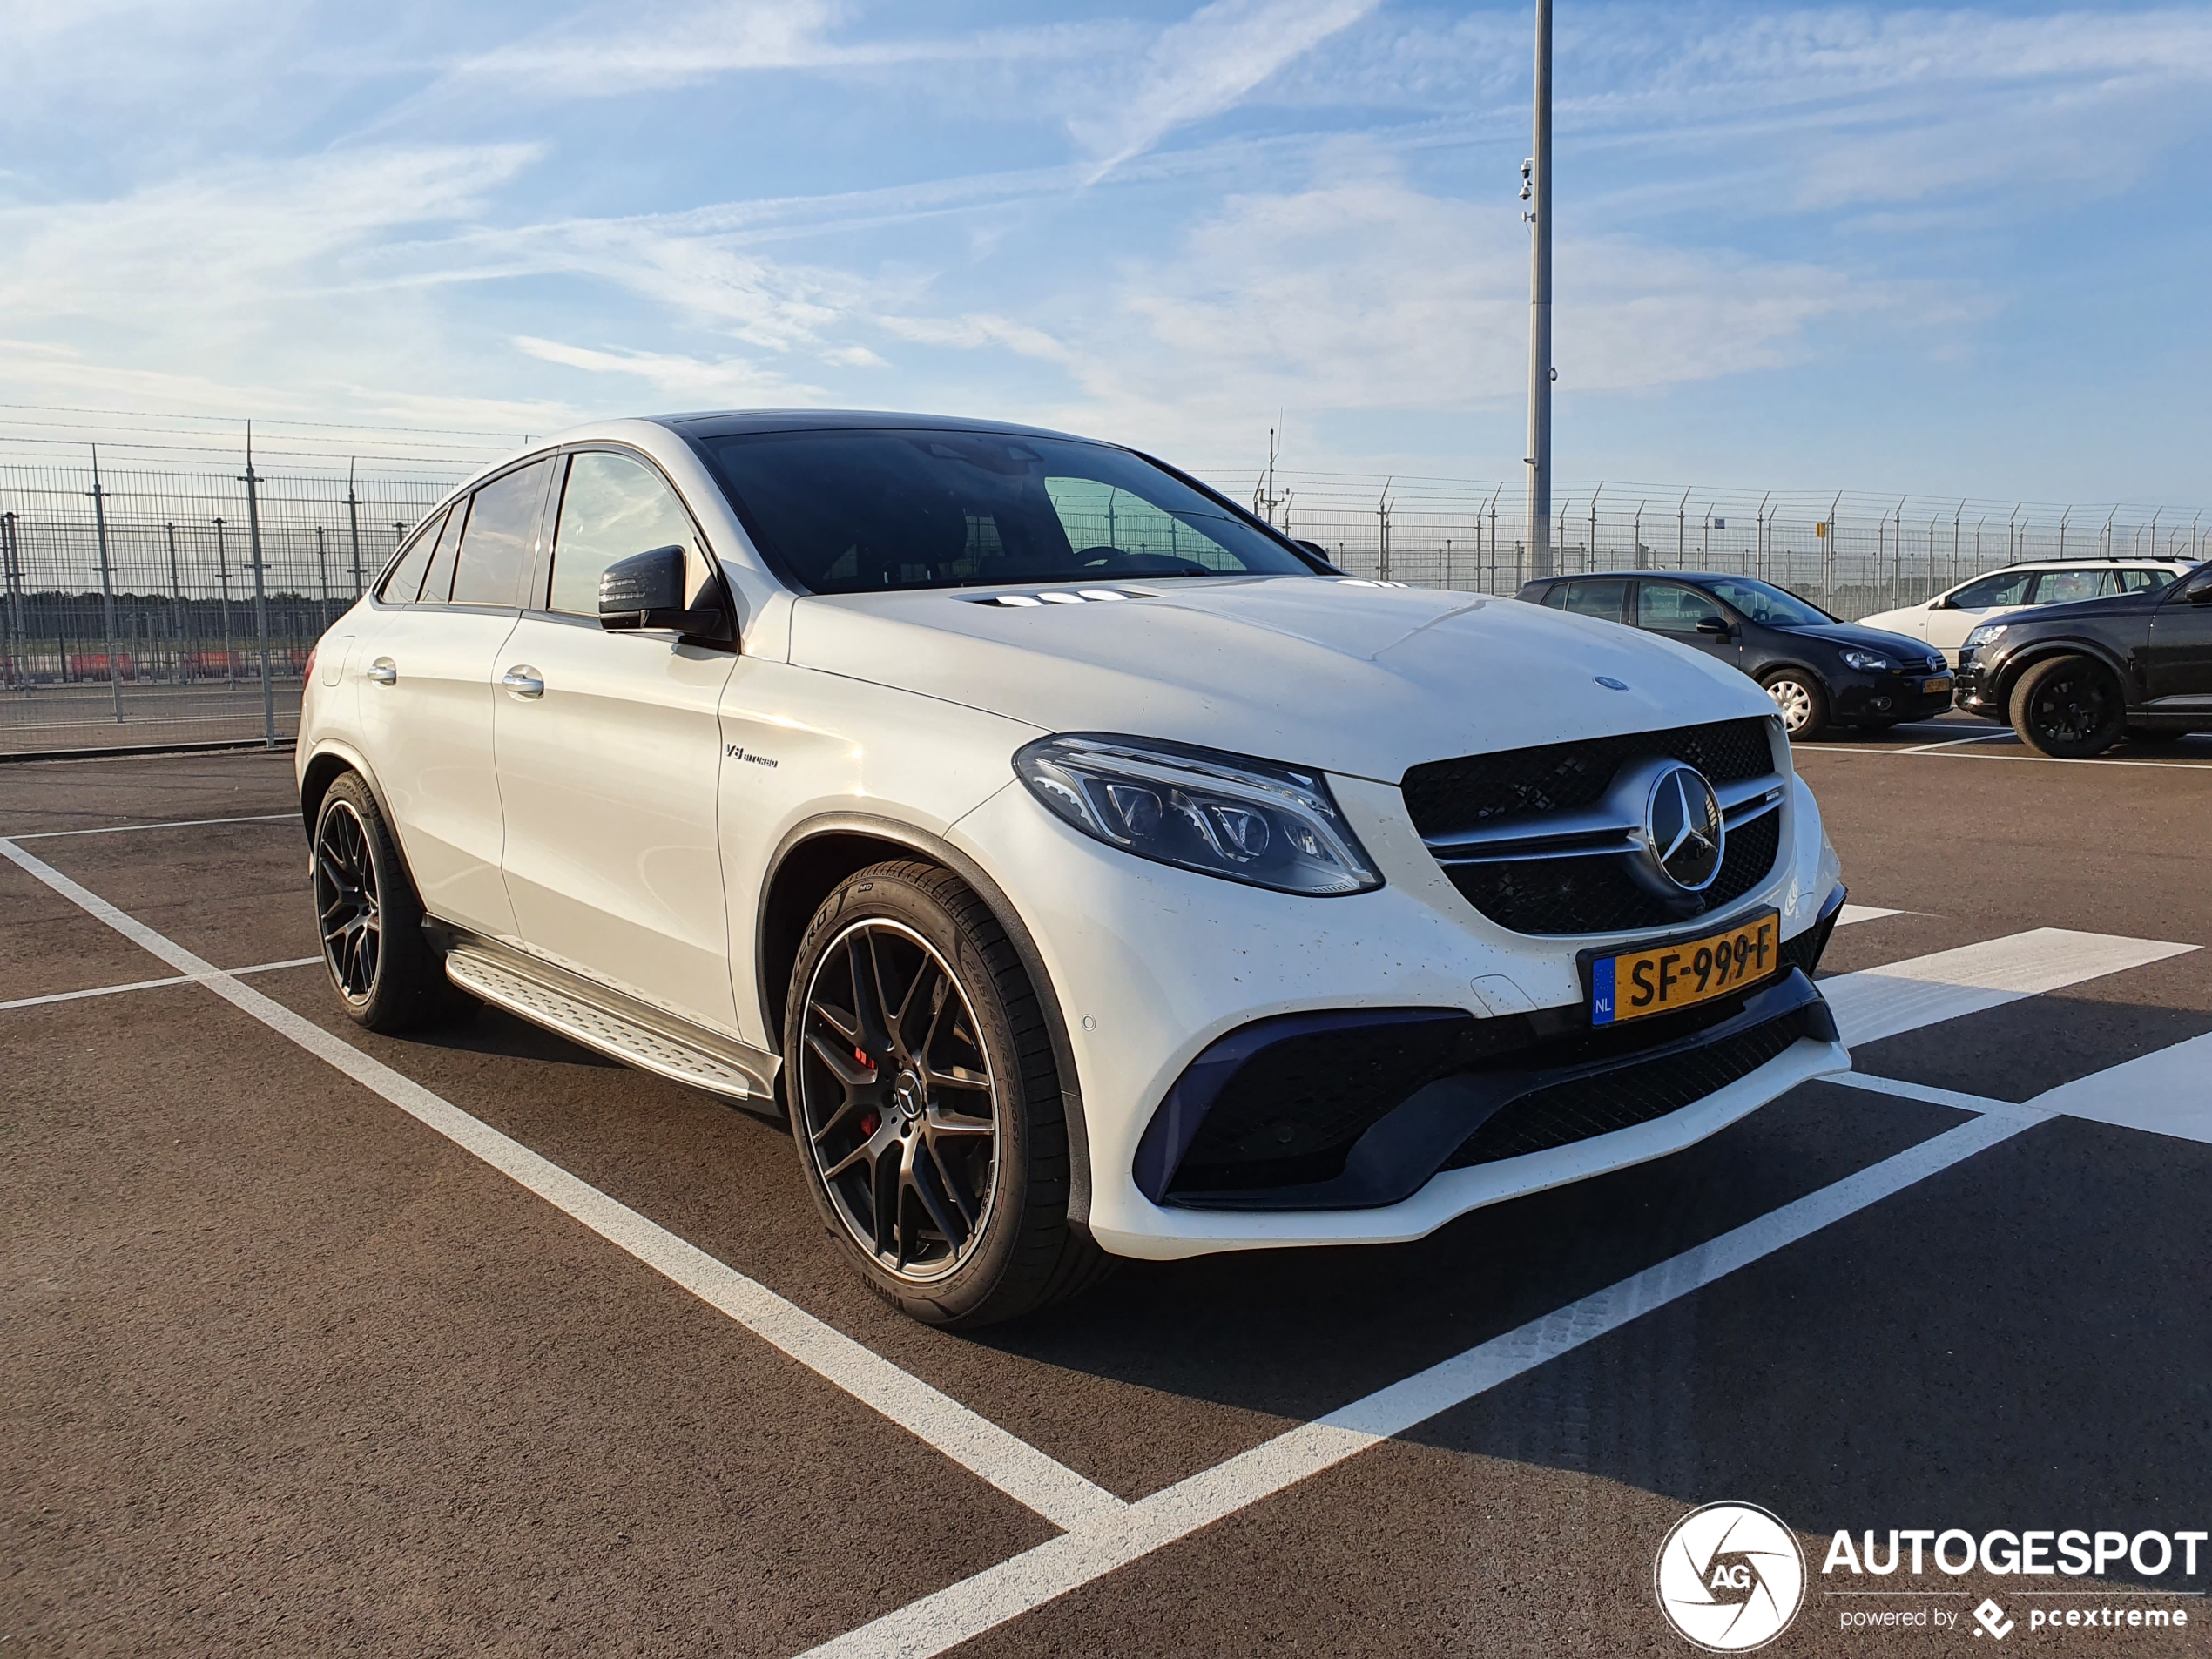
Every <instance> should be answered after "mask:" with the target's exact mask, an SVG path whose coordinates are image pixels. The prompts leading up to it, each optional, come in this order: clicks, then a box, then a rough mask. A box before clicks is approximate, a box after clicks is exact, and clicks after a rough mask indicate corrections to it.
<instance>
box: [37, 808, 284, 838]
mask: <svg viewBox="0 0 2212 1659" xmlns="http://www.w3.org/2000/svg"><path fill="white" fill-rule="evenodd" d="M287 819H289V820H290V821H291V822H293V823H294V824H296V823H298V822H299V821H300V814H299V813H254V814H253V815H252V816H251V817H247V818H179V819H175V820H173V821H172V822H170V823H166V824H104V825H102V826H100V827H99V828H98V829H76V830H32V831H29V832H27V833H24V834H22V835H10V837H8V839H9V840H11V841H57V840H61V838H62V837H63V836H64V835H125V834H128V833H131V832H132V831H133V830H158V829H199V828H201V827H203V826H206V825H209V824H280V823H283V822H285V821H286V820H287Z"/></svg>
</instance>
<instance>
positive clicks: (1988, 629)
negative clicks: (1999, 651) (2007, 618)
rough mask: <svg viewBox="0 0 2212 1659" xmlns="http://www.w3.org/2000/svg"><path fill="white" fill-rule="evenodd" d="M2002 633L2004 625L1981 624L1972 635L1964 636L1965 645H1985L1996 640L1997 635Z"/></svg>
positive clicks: (1995, 623)
mask: <svg viewBox="0 0 2212 1659" xmlns="http://www.w3.org/2000/svg"><path fill="white" fill-rule="evenodd" d="M2004 631H2005V624H2003V623H2001V622H1986V623H1984V624H1982V625H1981V626H1980V627H1979V628H1977V629H1975V630H1974V631H1973V632H1972V633H1970V634H1968V635H1967V636H1966V644H1968V645H1970V646H1972V645H1986V644H1989V642H1990V641H1992V640H1993V639H1994V638H1996V637H1997V636H1998V635H2000V634H2001V633H2003V632H2004Z"/></svg>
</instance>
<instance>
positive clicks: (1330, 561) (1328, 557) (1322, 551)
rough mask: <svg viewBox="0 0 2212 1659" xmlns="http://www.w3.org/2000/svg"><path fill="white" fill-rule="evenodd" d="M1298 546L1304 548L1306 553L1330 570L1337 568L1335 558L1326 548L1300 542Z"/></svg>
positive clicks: (1314, 543) (1319, 544)
mask: <svg viewBox="0 0 2212 1659" xmlns="http://www.w3.org/2000/svg"><path fill="white" fill-rule="evenodd" d="M1298 545H1299V546H1300V547H1302V548H1304V549H1305V550H1306V551H1307V552H1309V553H1311V554H1312V555H1313V556H1314V557H1315V558H1317V559H1318V560H1320V561H1321V563H1324V564H1325V565H1327V566H1328V567H1329V568H1330V569H1331V570H1336V569H1337V568H1338V565H1337V556H1336V555H1335V554H1333V553H1332V552H1330V551H1329V550H1328V549H1327V548H1325V547H1323V546H1322V545H1321V543H1318V542H1303V541H1302V542H1300V543H1298Z"/></svg>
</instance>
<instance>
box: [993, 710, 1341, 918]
mask: <svg viewBox="0 0 2212 1659" xmlns="http://www.w3.org/2000/svg"><path fill="white" fill-rule="evenodd" d="M1014 769H1015V772H1019V773H1020V774H1021V777H1022V782H1023V783H1025V784H1027V785H1028V786H1029V792H1030V793H1031V794H1033V795H1035V797H1036V798H1037V799H1039V800H1041V801H1042V802H1043V803H1044V804H1045V805H1046V806H1049V807H1050V808H1051V809H1052V810H1053V811H1054V812H1055V813H1058V814H1059V815H1060V816H1061V817H1062V818H1064V819H1067V820H1068V821H1069V823H1070V824H1073V825H1074V826H1076V828H1077V829H1079V830H1081V831H1082V833H1084V834H1086V835H1088V836H1090V837H1091V838H1093V839H1094V840H1101V841H1103V842H1105V843H1106V844H1107V845H1108V846H1118V847H1120V848H1121V849H1122V850H1123V852H1126V853H1136V855H1137V857H1139V858H1143V859H1152V860H1157V862H1159V863H1162V864H1172V865H1176V866H1178V867H1181V868H1183V869H1185V870H1198V871H1202V872H1204V873H1205V874H1207V875H1219V876H1226V877H1228V878H1229V880H1231V881H1248V882H1250V883H1251V884H1252V885H1253V886H1254V887H1272V888H1274V889H1275V890H1276V891H1277V892H1278V893H1304V894H1317V895H1318V894H1340V893H1366V892H1367V891H1368V890H1370V889H1371V888H1374V887H1380V886H1382V876H1381V874H1380V873H1379V872H1378V871H1377V870H1376V869H1375V867H1374V864H1373V863H1372V860H1369V858H1368V857H1367V853H1366V848H1364V847H1362V846H1360V845H1359V837H1358V836H1356V835H1354V834H1353V833H1352V826H1350V825H1348V824H1346V823H1345V821H1344V816H1343V814H1342V813H1339V812H1338V810H1337V804H1336V800H1335V798H1334V797H1333V796H1332V795H1331V794H1330V793H1329V786H1328V783H1327V781H1326V779H1324V778H1323V777H1322V776H1321V774H1320V773H1319V772H1301V771H1298V770H1295V769H1293V768H1291V767H1288V766H1278V765H1273V764H1271V763H1270V762H1268V761H1264V760H1251V759H1245V758H1244V756H1242V755H1232V754H1223V753H1220V752H1217V751H1216V750H1211V749H1197V748H1186V747H1184V745H1180V744H1173V743H1159V742H1154V741H1152V740H1150V739H1147V738H1117V737H1109V736H1103V735H1084V734H1072V735H1069V736H1063V737H1056V738H1040V739H1039V740H1038V741H1037V742H1035V743H1032V744H1028V745H1024V746H1023V747H1022V748H1021V749H1018V750H1016V751H1015V756H1014Z"/></svg>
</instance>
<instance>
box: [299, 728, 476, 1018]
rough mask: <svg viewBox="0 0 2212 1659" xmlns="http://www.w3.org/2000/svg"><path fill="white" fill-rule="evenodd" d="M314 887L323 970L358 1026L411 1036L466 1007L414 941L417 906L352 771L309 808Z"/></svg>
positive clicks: (440, 965) (432, 955) (375, 809)
mask: <svg viewBox="0 0 2212 1659" xmlns="http://www.w3.org/2000/svg"><path fill="white" fill-rule="evenodd" d="M314 891H315V919H316V925H317V928H318V930H319V931H320V934H321V935H322V961H323V966H324V967H325V968H328V969H329V970H330V982H331V985H332V986H333V988H335V989H336V991H337V993H338V1000H339V1001H341V1003H343V1004H344V1005H345V1009H346V1012H347V1015H349V1016H350V1017H351V1018H352V1019H353V1020H354V1022H356V1023H357V1024H360V1025H364V1026H367V1027H368V1028H369V1029H370V1030H372V1031H387V1032H390V1031H411V1030H414V1029H415V1028H418V1027H421V1026H426V1025H434V1024H437V1023H439V1022H442V1021H445V1020H449V1019H451V1018H453V1017H454V1016H455V1015H457V1014H460V1013H462V1012H463V1011H465V1010H467V1009H469V1008H473V1007H474V1006H475V1004H474V1003H473V1002H472V1001H469V999H468V998H467V997H466V996H464V995H462V993H461V992H460V991H458V990H456V989H455V988H454V986H453V983H452V981H449V980H448V979H447V978H446V973H445V963H444V961H443V960H442V958H441V957H440V955H439V954H438V953H437V952H436V951H435V950H434V949H433V948H431V945H430V941H428V939H426V938H425V937H424V936H423V933H422V900H421V899H420V898H418V897H417V896H416V895H415V883H414V881H413V880H411V879H410V878H409V877H408V873H407V866H406V865H405V864H404V863H402V862H401V859H400V853H399V847H398V846H397V844H396V843H395V841H394V840H393V839H392V833H391V828H390V826H388V825H387V824H386V822H385V821H384V813H383V812H382V809H381V808H380V807H379V806H377V804H376V797H375V796H374V794H372V793H371V792H370V791H369V787H368V784H367V783H366V782H364V781H363V780H362V779H361V774H360V773H359V772H343V773H341V774H340V775H339V777H338V778H337V779H335V780H334V781H333V782H332V784H331V786H330V789H329V792H327V794H325V795H324V796H323V798H322V804H321V805H320V806H318V807H317V808H316V809H315V838H314Z"/></svg>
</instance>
